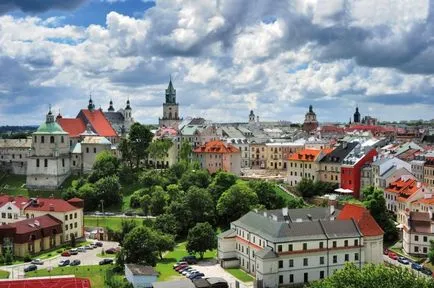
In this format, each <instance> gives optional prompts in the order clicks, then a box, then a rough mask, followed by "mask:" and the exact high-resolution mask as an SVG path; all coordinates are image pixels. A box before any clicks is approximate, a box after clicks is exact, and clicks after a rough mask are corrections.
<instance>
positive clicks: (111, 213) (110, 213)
mask: <svg viewBox="0 0 434 288" xmlns="http://www.w3.org/2000/svg"><path fill="white" fill-rule="evenodd" d="M104 214H105V215H107V216H113V215H115V213H113V212H105V213H104Z"/></svg>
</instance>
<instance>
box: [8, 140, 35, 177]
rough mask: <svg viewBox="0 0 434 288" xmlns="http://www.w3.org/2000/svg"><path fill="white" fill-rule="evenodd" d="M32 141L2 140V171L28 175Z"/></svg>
mask: <svg viewBox="0 0 434 288" xmlns="http://www.w3.org/2000/svg"><path fill="white" fill-rule="evenodd" d="M31 147H32V139H31V138H27V139H0V171H3V172H6V173H11V174H16V175H26V172H27V158H28V156H29V150H30V148H31Z"/></svg>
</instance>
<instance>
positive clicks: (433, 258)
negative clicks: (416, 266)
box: [428, 240, 434, 264]
mask: <svg viewBox="0 0 434 288" xmlns="http://www.w3.org/2000/svg"><path fill="white" fill-rule="evenodd" d="M428 259H429V262H431V264H434V241H433V240H429V252H428Z"/></svg>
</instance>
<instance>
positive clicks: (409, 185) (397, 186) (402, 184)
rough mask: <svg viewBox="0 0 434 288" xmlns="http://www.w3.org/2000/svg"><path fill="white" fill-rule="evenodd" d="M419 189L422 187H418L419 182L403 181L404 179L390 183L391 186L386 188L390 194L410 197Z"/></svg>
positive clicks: (412, 180) (413, 180)
mask: <svg viewBox="0 0 434 288" xmlns="http://www.w3.org/2000/svg"><path fill="white" fill-rule="evenodd" d="M419 189H420V187H418V186H417V180H415V179H411V178H410V179H407V180H402V178H399V179H398V180H396V181H394V182H392V183H390V184H389V186H388V187H387V188H386V191H387V192H390V193H399V194H401V195H407V196H410V195H412V194H414V193H416V192H417V191H418V190H419Z"/></svg>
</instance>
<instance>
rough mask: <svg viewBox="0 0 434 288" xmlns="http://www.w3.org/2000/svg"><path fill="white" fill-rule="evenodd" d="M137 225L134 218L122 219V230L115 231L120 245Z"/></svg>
mask: <svg viewBox="0 0 434 288" xmlns="http://www.w3.org/2000/svg"><path fill="white" fill-rule="evenodd" d="M136 227H137V224H136V222H135V221H133V220H122V222H121V230H120V231H118V232H115V239H116V241H117V242H119V245H121V246H122V245H123V243H124V239H125V237H126V235H128V233H130V232H131V231H132V230H133V229H134V228H136Z"/></svg>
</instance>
